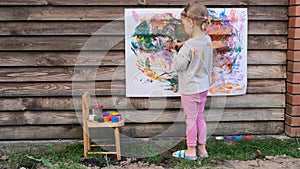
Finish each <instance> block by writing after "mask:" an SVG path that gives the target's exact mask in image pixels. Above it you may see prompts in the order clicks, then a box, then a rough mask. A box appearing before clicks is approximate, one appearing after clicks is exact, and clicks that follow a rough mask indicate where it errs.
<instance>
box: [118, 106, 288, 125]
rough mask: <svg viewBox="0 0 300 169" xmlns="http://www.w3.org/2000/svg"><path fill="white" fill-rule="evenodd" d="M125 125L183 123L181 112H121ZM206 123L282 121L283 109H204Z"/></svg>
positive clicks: (183, 116)
mask: <svg viewBox="0 0 300 169" xmlns="http://www.w3.org/2000/svg"><path fill="white" fill-rule="evenodd" d="M119 113H121V114H122V115H123V116H124V117H125V118H126V124H127V123H167V122H185V115H184V113H183V110H179V109H178V110H124V111H123V110H122V111H119ZM204 114H205V120H206V121H207V122H218V121H220V122H234V121H236V122H241V121H283V120H284V109H209V108H207V109H205V111H204Z"/></svg>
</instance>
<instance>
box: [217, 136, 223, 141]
mask: <svg viewBox="0 0 300 169" xmlns="http://www.w3.org/2000/svg"><path fill="white" fill-rule="evenodd" d="M216 140H224V137H222V136H218V137H216Z"/></svg>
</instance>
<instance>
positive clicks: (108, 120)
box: [103, 116, 111, 122]
mask: <svg viewBox="0 0 300 169" xmlns="http://www.w3.org/2000/svg"><path fill="white" fill-rule="evenodd" d="M103 119H104V122H110V119H111V117H110V116H104V117H103Z"/></svg>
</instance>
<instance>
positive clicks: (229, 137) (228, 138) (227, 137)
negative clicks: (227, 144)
mask: <svg viewBox="0 0 300 169" xmlns="http://www.w3.org/2000/svg"><path fill="white" fill-rule="evenodd" d="M225 139H226V140H233V137H232V136H225Z"/></svg>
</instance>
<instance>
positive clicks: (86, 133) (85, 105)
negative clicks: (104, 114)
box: [82, 91, 125, 160]
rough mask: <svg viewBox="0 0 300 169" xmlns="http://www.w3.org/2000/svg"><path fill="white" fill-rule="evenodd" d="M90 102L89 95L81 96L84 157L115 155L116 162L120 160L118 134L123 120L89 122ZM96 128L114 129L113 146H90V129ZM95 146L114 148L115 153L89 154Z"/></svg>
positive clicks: (86, 93) (87, 93)
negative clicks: (90, 155)
mask: <svg viewBox="0 0 300 169" xmlns="http://www.w3.org/2000/svg"><path fill="white" fill-rule="evenodd" d="M90 102H91V96H90V93H89V92H88V91H87V92H85V93H84V94H83V95H82V124H83V146H84V157H87V155H88V154H116V155H117V160H121V147H120V132H119V127H122V126H124V123H125V120H124V118H122V120H121V121H120V122H117V123H113V122H103V123H99V122H96V121H92V120H89V111H90V109H89V107H90ZM98 127H112V128H113V129H114V135H115V144H101V145H100V144H98V145H91V138H90V128H98ZM96 146H101V147H103V146H114V147H116V151H114V152H91V147H96Z"/></svg>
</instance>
